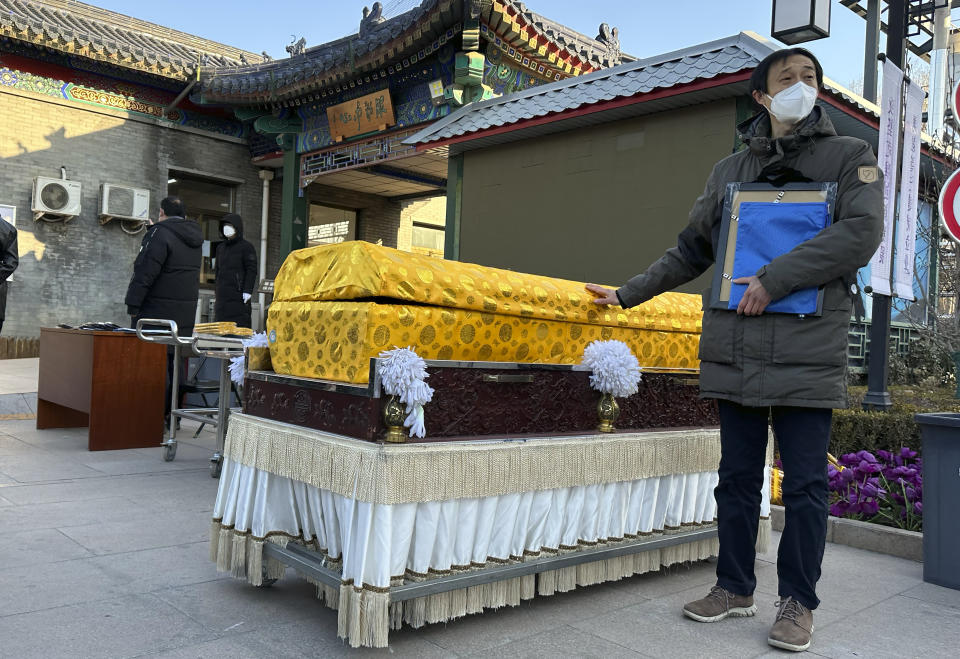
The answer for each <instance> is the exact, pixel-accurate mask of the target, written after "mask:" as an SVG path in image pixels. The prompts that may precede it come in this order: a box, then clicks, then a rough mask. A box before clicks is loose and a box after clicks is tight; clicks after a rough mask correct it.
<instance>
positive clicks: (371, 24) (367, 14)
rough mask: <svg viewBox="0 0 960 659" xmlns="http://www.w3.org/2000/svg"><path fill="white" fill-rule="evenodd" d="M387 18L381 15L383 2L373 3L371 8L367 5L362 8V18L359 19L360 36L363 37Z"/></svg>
mask: <svg viewBox="0 0 960 659" xmlns="http://www.w3.org/2000/svg"><path fill="white" fill-rule="evenodd" d="M386 20H387V19H386V18H384V17H383V4H382V3H380V2H374V3H373V9H372V10H371V9H369V8H367V7H364V8H363V18H362V19H361V20H360V36H361V37H363V36H365V35H366V34H367V32H369V31H370V30H371V29H373V28H375V27H376V26H378V25H380V24H381V23H383V22H385V21H386Z"/></svg>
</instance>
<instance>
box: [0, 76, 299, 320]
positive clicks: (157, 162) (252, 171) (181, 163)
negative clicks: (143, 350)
mask: <svg viewBox="0 0 960 659" xmlns="http://www.w3.org/2000/svg"><path fill="white" fill-rule="evenodd" d="M61 166H62V167H65V168H66V173H67V178H68V179H70V180H74V181H79V182H81V184H82V186H83V190H82V200H83V201H82V212H81V214H80V215H79V216H78V217H76V218H74V219H72V220H70V221H69V222H67V223H62V222H57V223H47V222H43V221H41V222H34V220H33V216H32V213H31V211H30V203H31V191H32V185H33V179H34V177H36V176H48V177H52V178H59V177H60V168H61ZM170 169H179V170H188V171H192V172H195V173H205V174H209V175H211V176H215V177H216V176H220V177H227V178H229V179H235V180H236V183H235V184H236V186H237V188H236V190H237V192H236V202H235V209H234V210H235V211H236V212H237V213H239V214H240V215H241V216H242V217H243V219H244V234H245V236H246V237H247V238H248V239H249V240H250V242H252V243H253V244H254V246H255V247H256V248H257V250H258V252H259V249H260V244H259V238H260V209H261V181H260V179H259V178H258V176H257V169H256V168H255V167H253V166H252V165H251V164H250V155H249V152H248V149H247V146H246V145H245V144H244V143H243V142H241V141H240V140H237V139H235V138H228V137H222V136H216V135H213V134H210V133H201V132H199V131H194V130H189V129H179V128H174V127H168V126H164V125H161V124H160V123H159V122H158V121H155V120H152V119H149V118H144V119H131V118H130V117H129V116H128V115H127V114H126V113H122V112H119V111H112V110H109V109H101V108H94V107H92V106H91V107H89V108H88V107H86V106H82V105H80V104H77V103H71V102H68V101H60V100H58V99H50V98H48V97H41V96H39V95H34V94H31V93H29V92H20V91H16V90H13V91H6V90H3V91H0V204H7V205H13V206H16V208H17V211H16V213H17V218H16V223H17V229H18V231H19V243H20V254H21V257H20V267H19V268H18V270H17V272H16V273H14V276H13V281H12V282H11V284H10V287H9V295H8V300H7V316H6V321H5V322H4V326H3V334H4V335H5V336H37V335H38V334H39V328H40V327H44V326H51V325H56V324H57V323H69V324H71V325H72V324H77V323H82V322H85V321H112V322H116V323H126V322H128V317H127V315H126V308H125V306H124V304H123V297H124V294H125V292H126V288H127V284H128V282H129V280H130V275H131V272H132V265H133V260H134V258H135V257H136V254H137V250H138V249H139V245H140V238H141V235H142V234H140V235H136V236H130V235H127V234H126V233H124V232H123V231H121V229H120V226H119V225H118V223H117V222H116V221H113V222H110V223H108V224H106V225H103V226H101V225H100V223H99V221H98V217H97V215H98V210H99V202H100V199H99V197H100V185H101V184H102V183H119V184H126V185H132V186H135V187H140V188H147V189H149V190H150V193H151V200H150V201H151V211H150V215H151V217H156V215H157V210H156V209H157V207H158V204H159V201H160V199H161V198H163V197H164V196H165V194H166V185H167V178H168V170H170ZM272 185H273V187H274V188H275V189H276V191H277V193H279V185H277V184H275V183H274V184H272ZM272 196H274V197H275V198H276V202H275V203H273V204H271V207H272V208H273V209H274V214H275V216H276V217H277V218H279V206H280V204H279V198H278V194H277V195H272ZM188 215H189V212H188ZM277 233H278V234H279V225H277ZM278 241H279V235H278V236H277V242H278Z"/></svg>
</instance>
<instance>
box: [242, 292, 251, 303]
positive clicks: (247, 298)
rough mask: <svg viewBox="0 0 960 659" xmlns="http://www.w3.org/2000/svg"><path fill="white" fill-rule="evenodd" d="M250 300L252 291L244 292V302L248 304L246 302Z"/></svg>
mask: <svg viewBox="0 0 960 659" xmlns="http://www.w3.org/2000/svg"><path fill="white" fill-rule="evenodd" d="M249 301H250V293H244V294H243V303H244V304H246V303H247V302H249Z"/></svg>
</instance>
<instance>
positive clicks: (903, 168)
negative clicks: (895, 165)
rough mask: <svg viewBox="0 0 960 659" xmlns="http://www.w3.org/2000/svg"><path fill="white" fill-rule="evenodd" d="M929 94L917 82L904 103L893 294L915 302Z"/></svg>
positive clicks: (908, 87)
mask: <svg viewBox="0 0 960 659" xmlns="http://www.w3.org/2000/svg"><path fill="white" fill-rule="evenodd" d="M924 96H926V92H924V91H923V88H921V87H920V85H918V84H916V83H915V82H911V83H910V84H909V85H907V97H906V99H905V100H904V103H903V160H902V161H901V162H900V212H899V214H898V216H897V236H896V243H897V249H896V250H895V251H894V254H895V257H894V268H893V291H894V293H896V295H897V297H899V298H903V299H904V300H911V301H912V300H914V299H915V298H914V296H913V267H914V263H915V261H916V255H915V253H914V249H915V247H916V242H917V192H918V190H919V188H920V122H921V121H922V119H921V114H922V112H923V98H924Z"/></svg>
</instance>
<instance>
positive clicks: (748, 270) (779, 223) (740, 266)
mask: <svg viewBox="0 0 960 659" xmlns="http://www.w3.org/2000/svg"><path fill="white" fill-rule="evenodd" d="M739 212H740V214H739V218H738V221H737V242H736V251H735V253H734V261H733V272H732V273H731V275H732V278H733V279H737V278H739V277H749V276H751V275H755V274H756V273H757V270H759V269H760V268H761V267H763V266H765V265H767V264H768V263H770V262H771V261H773V260H774V259H775V258H777V257H778V256H781V255H782V254H786V253H787V252H789V251H790V250H792V249H793V248H794V247H796V246H797V245H799V244H800V243H803V242H806V241H807V240H810V239H811V238H813V237H814V236H815V235H817V234H818V233H820V232H821V231H822V230H823V229H824V228H825V227H826V226H827V225H828V224H829V223H830V212H829V209H828V207H827V203H826V202H804V203H782V202H781V203H773V202H755V201H750V202H746V201H745V202H743V203H741V204H740V211H739ZM746 290H747V287H746V285H744V284H731V285H730V301H729V304H728V305H727V308H728V309H736V308H737V306H738V305H739V304H740V300H741V299H742V298H743V293H744V292H745V291H746ZM818 296H819V289H817V288H816V287H813V288H802V289H800V290H797V291H794V292H793V293H790V294H789V295H787V296H785V297H782V298H780V299H779V300H775V301H773V302H772V303H770V305H769V306H768V307H767V308H766V311H778V312H781V313H795V314H812V313H816V312H817V310H818V309H817V307H818V302H819V300H818Z"/></svg>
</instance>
